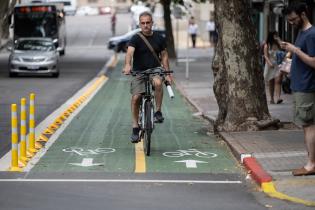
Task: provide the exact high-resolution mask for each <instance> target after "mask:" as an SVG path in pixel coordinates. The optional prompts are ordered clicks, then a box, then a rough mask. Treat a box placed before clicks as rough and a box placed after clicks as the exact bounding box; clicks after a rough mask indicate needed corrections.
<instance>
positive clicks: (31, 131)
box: [28, 93, 37, 153]
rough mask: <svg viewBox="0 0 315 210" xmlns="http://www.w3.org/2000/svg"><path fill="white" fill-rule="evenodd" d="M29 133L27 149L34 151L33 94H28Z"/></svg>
mask: <svg viewBox="0 0 315 210" xmlns="http://www.w3.org/2000/svg"><path fill="white" fill-rule="evenodd" d="M29 115H30V116H29V133H28V143H29V144H28V145H29V146H28V150H29V152H31V153H36V152H37V150H36V149H35V94H34V93H31V94H30V113H29Z"/></svg>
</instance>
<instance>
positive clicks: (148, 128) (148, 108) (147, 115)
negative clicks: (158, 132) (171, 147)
mask: <svg viewBox="0 0 315 210" xmlns="http://www.w3.org/2000/svg"><path fill="white" fill-rule="evenodd" d="M144 106H145V107H144V125H145V128H144V142H143V143H144V144H143V145H144V152H145V154H146V155H147V156H150V151H151V134H152V130H153V125H152V117H153V116H152V109H153V104H152V102H151V101H147V102H146V103H145V105H144Z"/></svg>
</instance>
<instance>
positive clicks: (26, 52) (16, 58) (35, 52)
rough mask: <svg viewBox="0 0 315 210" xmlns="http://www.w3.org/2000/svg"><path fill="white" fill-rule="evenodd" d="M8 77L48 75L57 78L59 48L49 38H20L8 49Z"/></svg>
mask: <svg viewBox="0 0 315 210" xmlns="http://www.w3.org/2000/svg"><path fill="white" fill-rule="evenodd" d="M9 50H11V54H10V56H9V76H10V77H14V76H17V75H18V74H19V73H23V74H50V75H52V76H53V77H58V76H59V51H60V50H59V48H58V49H56V46H55V43H54V41H53V40H52V39H50V38H37V37H36V38H20V39H18V40H16V42H15V43H14V46H13V47H12V48H11V49H9Z"/></svg>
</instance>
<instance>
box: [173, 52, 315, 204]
mask: <svg viewBox="0 0 315 210" xmlns="http://www.w3.org/2000/svg"><path fill="white" fill-rule="evenodd" d="M188 52H189V56H188V57H189V58H192V59H190V60H192V61H191V62H189V74H188V79H187V72H186V62H185V61H186V59H185V58H186V56H187V55H186V53H187V50H185V49H179V51H178V57H179V60H180V61H181V62H178V63H177V65H176V64H175V63H174V64H172V65H171V68H172V69H173V70H174V71H175V75H174V77H175V82H176V85H177V89H178V90H179V91H180V92H181V93H182V94H183V95H184V96H185V97H186V98H187V99H188V101H190V103H192V104H193V105H194V106H195V107H196V108H197V110H198V113H196V114H200V115H202V116H203V117H205V118H207V119H209V120H214V119H215V118H216V115H217V112H218V106H217V103H216V99H215V96H214V93H213V89H212V87H213V86H212V85H213V74H212V70H211V58H212V56H213V48H195V49H191V48H190V49H189V51H188ZM282 98H283V99H284V102H283V103H282V104H280V105H268V106H269V111H270V114H271V115H272V116H273V117H275V118H278V119H280V120H281V122H287V123H289V122H292V114H291V113H292V111H291V109H292V108H291V105H292V96H291V95H282ZM289 127H290V129H288V128H286V126H284V128H282V129H280V130H270V131H259V132H232V133H227V132H223V133H220V134H221V136H222V137H223V138H224V139H225V141H226V142H227V143H228V144H229V146H230V147H231V149H232V151H233V153H234V154H235V156H236V158H237V159H239V160H240V161H241V159H242V157H244V155H251V156H252V157H254V159H256V160H257V162H258V163H259V164H260V165H261V166H262V168H263V170H264V171H265V172H267V176H268V174H269V175H270V176H271V177H272V182H273V184H274V185H275V188H276V190H277V191H278V192H281V193H283V194H285V195H287V196H292V197H293V198H287V197H285V196H280V197H278V198H280V199H285V200H291V201H293V202H299V203H303V204H306V205H315V196H314V195H315V176H309V177H293V176H292V175H291V171H292V169H294V168H299V167H301V166H303V165H304V163H305V159H306V150H305V145H304V140H303V132H302V130H300V129H297V128H294V126H293V127H292V126H289ZM252 173H255V171H252ZM262 179H263V178H262ZM256 181H257V182H258V184H262V182H263V181H262V180H260V179H259V178H258V179H256ZM297 198H300V199H302V200H298V199H297ZM307 201H310V202H307Z"/></svg>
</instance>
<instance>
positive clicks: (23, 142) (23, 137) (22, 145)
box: [19, 98, 28, 165]
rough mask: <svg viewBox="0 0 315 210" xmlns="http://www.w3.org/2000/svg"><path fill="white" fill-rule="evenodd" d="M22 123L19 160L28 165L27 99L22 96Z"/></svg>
mask: <svg viewBox="0 0 315 210" xmlns="http://www.w3.org/2000/svg"><path fill="white" fill-rule="evenodd" d="M20 115H21V119H20V120H21V125H20V157H19V161H20V162H21V163H22V164H23V165H26V163H27V161H28V158H27V156H26V99H25V98H21V114H20Z"/></svg>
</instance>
